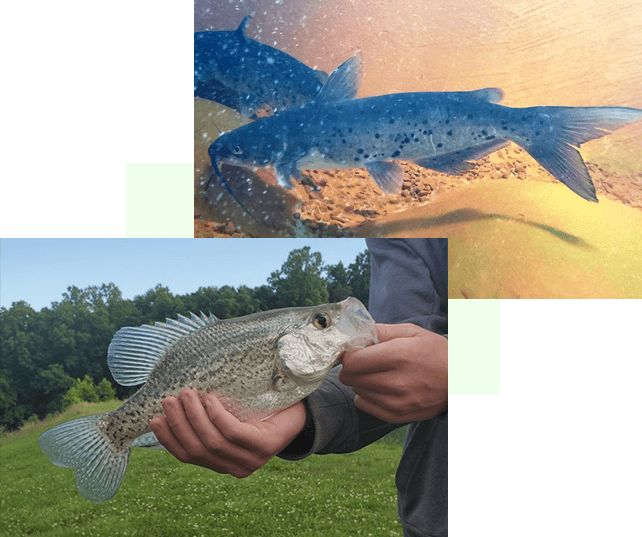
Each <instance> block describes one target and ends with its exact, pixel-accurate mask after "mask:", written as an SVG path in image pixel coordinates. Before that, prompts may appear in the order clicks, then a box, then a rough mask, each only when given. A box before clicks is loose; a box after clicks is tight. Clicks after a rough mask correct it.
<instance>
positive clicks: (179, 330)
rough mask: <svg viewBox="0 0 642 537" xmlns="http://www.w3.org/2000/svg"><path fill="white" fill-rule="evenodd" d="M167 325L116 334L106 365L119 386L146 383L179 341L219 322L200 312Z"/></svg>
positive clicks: (141, 327)
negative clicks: (150, 374)
mask: <svg viewBox="0 0 642 537" xmlns="http://www.w3.org/2000/svg"><path fill="white" fill-rule="evenodd" d="M166 321H167V322H165V323H156V324H155V326H151V325H149V324H144V325H143V326H138V327H132V326H126V327H124V328H121V329H120V330H119V331H118V332H116V335H115V336H114V338H113V339H112V340H111V343H110V344H109V350H108V351H107V365H109V370H110V371H111V374H112V375H113V376H114V379H115V380H116V382H118V384H120V385H122V386H136V385H138V384H142V383H144V382H145V381H146V380H147V376H148V375H149V373H150V371H151V370H152V369H154V367H155V366H156V363H157V362H158V360H160V359H161V358H162V357H163V356H164V355H165V353H166V352H167V349H169V348H170V347H171V346H172V345H173V344H174V343H175V342H176V341H178V340H179V339H181V338H184V337H187V336H189V335H190V334H192V333H193V332H196V331H198V330H201V329H202V328H205V327H207V326H211V325H213V324H215V323H217V322H218V319H217V318H216V317H214V315H211V314H210V315H209V316H207V315H205V314H204V313H202V312H201V316H200V317H197V316H196V315H194V314H193V313H190V318H189V319H188V318H187V317H183V316H182V315H179V316H178V320H174V319H167V320H166Z"/></svg>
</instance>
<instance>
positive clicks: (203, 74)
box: [194, 15, 328, 117]
mask: <svg viewBox="0 0 642 537" xmlns="http://www.w3.org/2000/svg"><path fill="white" fill-rule="evenodd" d="M250 19H251V15H248V16H247V17H245V18H244V19H243V21H242V22H241V24H240V25H239V27H238V28H237V29H236V30H235V31H231V32H195V33H194V95H195V96H196V97H202V98H205V99H210V100H214V101H217V102H221V103H222V104H225V105H226V106H230V107H232V108H236V109H237V110H239V111H240V112H241V114H242V115H243V116H245V117H252V116H254V115H255V114H256V112H257V111H259V110H261V109H264V108H267V107H270V108H271V109H272V112H277V111H278V110H282V109H285V108H288V107H291V106H299V105H302V104H304V103H307V102H309V101H311V100H312V99H313V98H314V97H315V96H316V95H317V93H319V90H320V89H321V88H322V86H323V83H324V82H325V81H326V80H327V79H328V75H327V73H325V72H323V71H318V70H315V69H311V68H310V67H308V66H307V65H305V64H303V63H301V62H300V61H299V60H297V59H295V58H293V57H292V56H290V55H289V54H286V53H285V52H281V51H280V50H278V49H276V48H273V47H270V46H269V45H264V44H263V43H260V42H258V41H254V40H253V39H250V38H249V37H247V36H246V35H245V28H246V27H247V25H248V24H249V22H250Z"/></svg>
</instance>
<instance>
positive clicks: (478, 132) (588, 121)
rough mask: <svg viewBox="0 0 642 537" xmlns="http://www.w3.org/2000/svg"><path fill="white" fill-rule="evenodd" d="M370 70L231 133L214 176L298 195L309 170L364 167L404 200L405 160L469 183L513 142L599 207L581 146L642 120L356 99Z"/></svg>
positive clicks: (466, 100) (486, 93)
mask: <svg viewBox="0 0 642 537" xmlns="http://www.w3.org/2000/svg"><path fill="white" fill-rule="evenodd" d="M360 70H361V60H360V58H359V56H354V57H352V58H350V59H349V60H347V61H346V62H344V63H343V64H342V65H341V66H340V67H338V68H337V69H336V70H335V71H334V72H333V73H332V74H331V75H330V78H329V79H328V81H327V82H326V83H325V85H324V86H323V88H322V89H321V91H320V92H319V94H318V96H317V97H316V98H315V99H314V100H313V101H311V102H310V103H307V104H304V105H302V106H299V107H295V108H289V109H288V110H284V111H283V112H282V113H280V114H278V115H276V116H273V117H266V118H263V119H261V120H260V121H255V122H254V123H251V124H249V125H244V126H242V127H239V128H237V129H234V130H233V131H230V132H227V133H224V134H223V135H222V136H220V137H219V138H218V139H216V140H215V141H214V142H213V143H212V145H211V146H210V148H209V155H210V158H211V161H212V167H213V169H214V173H216V174H217V175H218V176H219V177H220V178H221V179H222V180H223V176H222V175H221V172H220V170H219V163H221V162H224V163H227V164H232V165H237V166H238V165H240V166H249V167H267V166H269V167H273V168H274V170H275V171H276V176H277V179H278V181H279V183H280V184H281V185H282V186H283V187H285V188H293V183H292V181H291V178H294V179H296V180H298V181H301V180H303V179H304V177H303V176H302V174H301V170H309V169H319V170H321V169H341V168H362V167H363V168H366V169H367V170H368V172H369V174H370V176H371V177H372V178H373V179H374V181H375V182H376V183H377V185H378V186H379V187H380V188H381V190H382V191H383V192H385V193H386V194H395V193H397V192H399V191H400V190H401V186H402V184H403V176H404V175H403V169H402V168H401V166H399V164H398V163H397V162H395V160H406V161H410V162H414V163H415V164H417V165H419V166H422V167H424V168H429V169H432V170H436V171H439V172H442V173H448V174H453V175H459V174H462V173H465V172H466V171H468V170H470V169H471V168H472V167H473V164H472V163H471V162H470V161H474V160H477V159H480V158H482V157H484V156H486V155H488V154H490V153H492V152H494V151H497V150H498V149H501V148H502V147H505V146H506V145H508V143H509V142H511V141H512V142H515V143H516V144H517V145H519V146H521V147H523V148H524V149H525V150H526V151H528V153H529V154H530V155H531V156H532V157H533V158H534V159H535V160H537V161H538V162H539V163H540V164H541V165H542V166H543V167H544V168H546V170H548V172H549V173H551V175H553V176H554V177H555V178H556V179H558V180H559V181H561V182H562V183H564V184H565V185H566V186H567V187H569V188H570V189H571V190H572V191H573V192H575V193H576V194H578V195H580V196H581V197H583V198H584V199H587V200H591V201H597V197H596V195H595V187H594V185H593V182H592V181H591V177H590V176H589V173H588V170H587V168H586V165H585V164H584V161H583V160H582V156H581V155H580V153H579V151H578V150H577V149H576V147H578V146H579V145H580V144H583V143H584V142H587V141H589V140H593V139H595V138H600V137H602V136H604V135H605V134H608V131H612V130H615V129H618V128H620V127H622V126H624V125H626V124H628V123H632V122H634V121H640V120H642V110H638V109H635V108H625V107H564V106H536V107H531V108H509V107H507V106H501V105H499V104H497V103H498V102H499V101H500V100H501V98H502V95H503V93H502V90H500V89H498V88H486V89H481V90H477V91H470V92H423V93H398V94H391V95H380V96H377V97H367V98H362V99H355V98H354V97H355V96H356V94H357V89H358V87H359V77H360ZM210 180H211V179H210ZM208 186H209V185H208ZM206 189H207V188H206Z"/></svg>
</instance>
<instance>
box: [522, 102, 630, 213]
mask: <svg viewBox="0 0 642 537" xmlns="http://www.w3.org/2000/svg"><path fill="white" fill-rule="evenodd" d="M537 110H538V112H539V113H540V114H542V117H543V118H545V119H546V121H547V122H548V123H549V124H550V125H551V128H550V130H547V131H546V132H543V133H541V134H539V135H535V136H534V135H532V134H531V135H530V136H529V138H528V139H527V141H526V142H525V143H520V145H522V146H523V147H524V149H526V151H528V152H529V153H530V155H531V156H532V157H533V158H534V159H535V160H537V162H539V163H540V164H541V165H542V166H543V167H544V168H546V169H547V170H548V171H549V172H550V173H551V174H552V175H553V176H554V177H555V178H556V179H558V180H559V181H561V182H562V183H564V184H565V185H566V186H567V187H569V188H570V189H571V190H572V191H573V192H575V193H576V194H578V195H579V196H582V197H583V198H584V199H586V200H589V201H598V199H597V196H596V195H595V186H594V185H593V181H592V180H591V177H590V175H589V173H588V170H587V169H586V165H585V164H584V161H583V160H582V155H580V152H579V151H578V150H577V149H575V148H576V147H578V146H579V145H580V144H583V143H584V142H587V141H589V140H594V139H596V138H601V137H602V136H604V135H605V134H608V132H609V131H613V130H616V129H619V128H620V127H623V126H624V125H626V124H628V123H633V122H635V121H640V120H642V110H638V109H635V108H621V107H594V108H582V107H580V108H566V107H552V106H551V107H546V106H542V107H537ZM537 132H538V131H536V132H535V133H534V134H537ZM573 146H575V147H573Z"/></svg>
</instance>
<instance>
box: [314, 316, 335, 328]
mask: <svg viewBox="0 0 642 537" xmlns="http://www.w3.org/2000/svg"><path fill="white" fill-rule="evenodd" d="M312 324H313V325H314V327H315V328H318V329H319V330H323V329H324V328H328V326H330V325H331V324H332V322H331V321H330V316H329V315H328V314H327V313H315V314H314V316H313V317H312Z"/></svg>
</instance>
